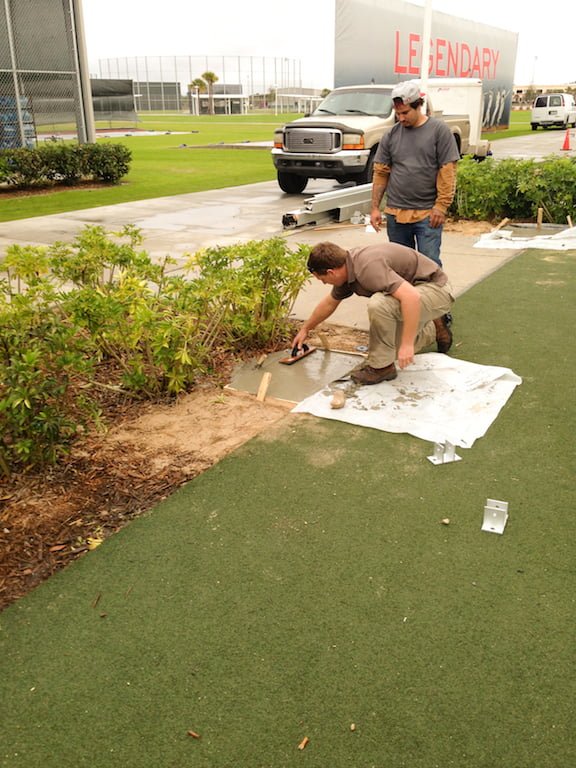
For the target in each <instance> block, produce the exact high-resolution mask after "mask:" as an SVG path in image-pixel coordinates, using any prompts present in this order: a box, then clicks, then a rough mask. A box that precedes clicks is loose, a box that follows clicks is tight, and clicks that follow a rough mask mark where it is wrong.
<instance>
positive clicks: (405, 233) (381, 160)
mask: <svg viewBox="0 0 576 768" xmlns="http://www.w3.org/2000/svg"><path fill="white" fill-rule="evenodd" d="M392 101H393V103H394V111H395V113H396V118H397V119H398V122H397V123H396V125H395V126H394V127H393V128H392V130H390V131H388V132H387V133H385V134H384V136H383V137H382V139H381V140H380V144H379V146H378V149H377V151H376V156H375V158H374V174H373V179H372V212H371V215H370V222H371V224H372V226H373V227H374V229H375V230H376V231H377V232H378V231H380V227H381V225H382V214H381V213H380V204H381V202H382V198H383V196H384V193H385V192H386V207H385V208H384V213H385V214H386V228H387V232H388V239H389V240H390V242H392V243H400V244H401V245H406V246H408V247H409V248H416V249H417V250H418V251H419V253H423V254H424V255H425V256H428V258H429V259H432V260H433V261H435V262H436V263H437V264H439V265H440V266H442V261H441V259H440V246H441V243H442V226H443V224H444V221H445V219H446V212H447V211H448V208H449V207H450V204H451V203H452V200H453V199H454V193H455V191H456V162H457V161H458V160H459V159H460V153H459V152H458V146H457V145H456V141H455V139H454V136H453V135H452V133H451V131H450V129H449V128H448V126H447V125H446V123H443V122H442V121H441V120H437V119H436V118H434V117H427V116H426V115H425V114H423V113H422V106H423V103H424V102H423V99H422V97H421V95H420V86H419V84H418V83H417V82H415V81H414V80H407V81H406V82H404V83H399V84H398V85H397V86H396V87H395V88H394V89H393V91H392Z"/></svg>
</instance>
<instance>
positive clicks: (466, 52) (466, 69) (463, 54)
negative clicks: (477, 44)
mask: <svg viewBox="0 0 576 768" xmlns="http://www.w3.org/2000/svg"><path fill="white" fill-rule="evenodd" d="M464 59H466V64H464ZM470 59H471V56H470V46H469V45H467V44H466V43H462V47H461V48H460V74H459V75H457V76H458V77H470Z"/></svg>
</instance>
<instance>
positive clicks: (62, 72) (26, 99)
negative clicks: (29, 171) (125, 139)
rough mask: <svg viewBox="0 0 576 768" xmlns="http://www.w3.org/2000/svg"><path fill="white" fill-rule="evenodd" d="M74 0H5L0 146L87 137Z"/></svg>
mask: <svg viewBox="0 0 576 768" xmlns="http://www.w3.org/2000/svg"><path fill="white" fill-rule="evenodd" d="M73 6H74V1H73V0H0V148H10V147H19V146H34V145H35V143H36V141H37V140H38V139H39V138H41V137H42V136H43V135H50V134H54V133H59V132H62V131H70V132H72V133H75V134H76V135H78V137H81V139H82V140H85V137H86V125H85V118H84V110H83V108H82V104H83V101H82V89H81V82H80V73H79V66H78V51H77V37H76V32H77V30H76V27H75V13H74V7H73Z"/></svg>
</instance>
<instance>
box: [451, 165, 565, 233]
mask: <svg viewBox="0 0 576 768" xmlns="http://www.w3.org/2000/svg"><path fill="white" fill-rule="evenodd" d="M539 208H542V209H543V212H544V220H545V221H549V222H551V223H554V224H565V223H566V221H567V220H568V217H570V219H575V218H576V158H574V157H553V156H551V157H548V158H545V159H544V160H542V161H537V160H515V159H513V158H510V159H506V160H494V159H493V158H488V159H487V160H485V161H484V162H482V163H478V162H475V161H474V160H472V158H470V157H467V158H464V159H463V160H461V161H460V162H459V163H458V177H457V184H456V197H455V198H454V202H453V203H452V207H451V209H450V214H451V215H453V216H456V217H458V218H461V219H474V220H479V221H494V220H502V219H504V218H509V219H513V220H516V221H526V220H528V221H534V220H536V218H537V215H538V209H539Z"/></svg>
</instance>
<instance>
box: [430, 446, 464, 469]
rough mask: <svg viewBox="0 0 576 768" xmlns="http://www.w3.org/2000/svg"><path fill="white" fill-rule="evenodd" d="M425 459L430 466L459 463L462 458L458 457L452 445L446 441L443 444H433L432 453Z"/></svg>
mask: <svg viewBox="0 0 576 768" xmlns="http://www.w3.org/2000/svg"><path fill="white" fill-rule="evenodd" d="M426 458H427V459H428V461H431V462H432V464H450V463H451V462H453V461H461V459H462V456H458V454H457V453H456V449H455V448H454V446H453V445H452V443H449V442H448V441H446V442H444V443H434V453H433V454H432V456H427V457H426Z"/></svg>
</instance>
